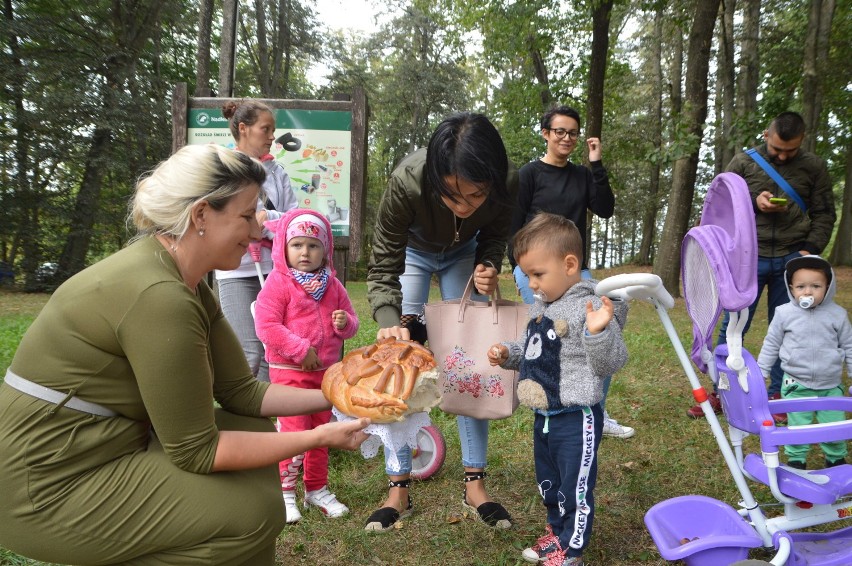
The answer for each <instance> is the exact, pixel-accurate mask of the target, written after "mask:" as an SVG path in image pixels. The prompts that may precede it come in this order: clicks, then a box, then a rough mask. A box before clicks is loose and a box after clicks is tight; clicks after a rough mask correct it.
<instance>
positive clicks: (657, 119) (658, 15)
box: [636, 7, 663, 265]
mask: <svg viewBox="0 0 852 566" xmlns="http://www.w3.org/2000/svg"><path fill="white" fill-rule="evenodd" d="M662 58H663V9H662V7H659V8H657V10H656V12H655V13H654V41H653V51H652V53H651V65H652V69H653V77H652V78H651V80H652V84H651V93H652V94H651V108H650V117H651V120H650V122H651V128H652V130H651V139H652V141H653V144H654V153H655V154H656V155H660V150H661V149H662V145H663V133H662V127H663V122H662V120H663V89H662V85H663V66H662ZM659 193H660V160H659V159H657V160H655V161H654V162H653V163H652V164H651V172H650V175H649V179H648V200H647V203H646V205H645V212H644V214H643V216H642V243H641V244H640V245H639V253H638V254H637V256H636V263H638V264H639V265H649V264H650V263H651V248H652V247H653V245H654V235H655V234H656V227H657V209H658V208H659V206H660V203H659V196H658V195H659Z"/></svg>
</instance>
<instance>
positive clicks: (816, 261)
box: [784, 255, 837, 308]
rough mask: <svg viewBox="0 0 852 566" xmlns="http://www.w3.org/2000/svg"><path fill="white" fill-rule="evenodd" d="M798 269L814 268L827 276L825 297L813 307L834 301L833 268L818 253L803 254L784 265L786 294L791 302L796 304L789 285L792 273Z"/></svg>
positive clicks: (834, 283)
mask: <svg viewBox="0 0 852 566" xmlns="http://www.w3.org/2000/svg"><path fill="white" fill-rule="evenodd" d="M799 269H815V270H817V271H822V272H824V273H825V275H826V277H828V288H827V289H826V290H825V297H824V298H823V300H822V302H821V303H820V304H818V305H817V306H816V307H814V308H819V307H821V306H823V305H827V304H829V303H833V302H834V295H835V294H836V293H837V278H836V277H835V276H834V269H833V268H832V267H831V264H830V263H828V261H826V260H825V259H823V258H821V257H820V256H818V255H803V256H802V257H795V258H793V259H791V260H790V261H788V262H787V265H786V266H784V282H785V283H786V284H787V296H788V297H789V298H790V302H791V303H793V304H796V301H795V299H794V298H793V291H792V289H790V285H791V284H792V281H793V273H795V272H796V271H797V270H799Z"/></svg>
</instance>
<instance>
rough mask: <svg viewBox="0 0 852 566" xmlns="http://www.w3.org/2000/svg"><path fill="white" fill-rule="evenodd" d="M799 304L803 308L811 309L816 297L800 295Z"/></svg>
mask: <svg viewBox="0 0 852 566" xmlns="http://www.w3.org/2000/svg"><path fill="white" fill-rule="evenodd" d="M799 306H800V307H802V308H803V309H809V308H811V307H812V306H814V298H813V297H811V296H810V295H805V296H804V297H799Z"/></svg>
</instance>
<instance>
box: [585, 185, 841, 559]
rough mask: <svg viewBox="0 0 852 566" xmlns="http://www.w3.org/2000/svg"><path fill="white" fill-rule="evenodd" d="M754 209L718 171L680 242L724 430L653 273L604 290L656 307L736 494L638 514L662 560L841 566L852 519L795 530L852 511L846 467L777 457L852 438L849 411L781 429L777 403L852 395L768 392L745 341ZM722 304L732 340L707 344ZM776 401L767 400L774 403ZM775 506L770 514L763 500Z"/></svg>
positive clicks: (811, 405)
mask: <svg viewBox="0 0 852 566" xmlns="http://www.w3.org/2000/svg"><path fill="white" fill-rule="evenodd" d="M755 235H756V231H755V225H754V213H753V210H752V204H751V199H750V197H749V193H748V188H747V187H746V185H745V182H744V181H743V180H742V178H740V177H739V176H737V175H734V174H732V173H723V174H722V175H719V176H718V177H716V179H714V180H713V183H712V184H711V186H710V189H709V191H708V193H707V197H706V199H705V201H704V208H703V210H702V215H701V224H700V225H699V226H697V227H695V228H692V229H691V230H689V232H688V233H687V235H686V237H685V238H684V241H683V246H682V249H681V260H682V262H681V263H682V268H681V269H682V279H683V287H684V297H685V299H686V307H687V311H688V313H689V316H690V319H691V320H692V323H693V338H694V340H693V346H692V356H691V361H692V362H694V363H695V366H696V367H698V368H699V369H700V370H701V371H702V372H705V373H708V374H709V375H710V377H711V379H712V380H713V382H714V383H715V384H716V386H717V388H718V392H719V396H720V398H721V401H722V408H723V410H724V413H725V417H726V419H727V421H728V435H726V434H725V433H724V431H723V429H722V425H721V423H720V422H719V419H718V417H717V416H716V414H715V413H714V412H713V409H712V407H711V405H710V402H709V401H708V400H707V392H706V391H705V389H704V388H703V387H702V385H701V383H700V382H699V380H698V377H697V376H696V373H695V371H694V370H693V367H692V363H691V361H690V358H689V357H688V356H687V354H686V352H685V350H684V348H683V346H682V345H681V343H680V340H679V338H678V335H677V333H676V331H675V329H674V327H673V325H672V323H671V321H670V319H669V317H668V313H667V310H668V309H671V308H672V307H673V306H674V301H673V300H672V298H671V296H670V295H669V293H668V292H667V291H666V290H665V288H663V286H662V284H661V282H660V279H659V277H657V276H656V275H651V274H625V275H617V276H615V277H610V278H607V279H605V280H603V281H601V282H600V283H599V284H598V287H597V293H598V294H599V295H603V294H606V295H609V296H611V297H617V298H621V299H631V298H632V299H639V300H645V301H647V302H650V303H651V304H652V305H654V307H655V309H656V311H657V314H658V315H659V317H660V320H661V322H662V323H663V327H664V328H665V330H666V333H667V334H668V336H669V339H670V340H671V343H672V346H673V347H674V349H675V352H676V354H677V356H678V359H679V361H680V363H681V365H682V366H683V369H684V371H685V373H686V376H687V378H688V379H689V382H690V385H691V386H692V390H693V396H694V397H695V400H696V401H698V402H699V404H700V405H701V407H702V409H703V411H704V415H705V416H706V418H707V423H708V424H709V425H710V428H711V430H712V432H713V435H714V437H715V438H716V442H717V444H718V445H719V448H720V450H721V452H722V456H723V457H724V460H725V463H726V464H727V466H728V468H729V470H730V472H731V475H732V476H733V479H734V482H735V484H736V487H737V489H738V490H739V493H740V496H741V497H742V500H741V501H740V502H739V509H738V510H736V509H734V508H733V507H731V506H730V505H728V504H727V503H724V502H721V501H718V500H716V499H712V498H710V497H705V496H701V495H684V496H680V497H674V498H672V499H667V500H665V501H662V502H660V503H658V504H656V505H654V506H653V507H652V508H651V509H649V510H648V512H647V513H646V515H645V524H646V526H647V527H648V531H649V532H650V533H651V538H652V539H653V540H654V543H655V544H656V545H657V548H658V550H659V551H660V554H661V555H662V557H663V558H665V559H666V560H683V561H684V562H685V563H686V564H687V565H688V566H722V565H729V564H734V563H736V562H738V561H741V560H745V559H746V558H747V557H748V552H749V549H752V548H758V547H763V548H764V549H767V550H770V551H771V550H772V549H774V551H775V554H774V556H773V558H772V560H771V561H770V562H769V563H770V564H775V565H779V566H780V565H783V564H787V565H788V566H805V565H807V566H816V565H820V566H841V565H850V564H852V526H846V527H845V528H840V529H839V530H835V531H833V532H826V529H825V528H822V529H819V530H820V532H800V531H801V530H802V529H806V528H809V527H815V526H818V525H825V524H828V523H832V522H835V521H841V520H844V519H847V518H850V517H852V465H841V466H836V467H833V468H827V469H824V470H812V471H804V470H797V469H794V468H790V467H787V466H785V465H784V464H782V463H781V462H780V459H779V457H778V452H779V448H780V447H781V446H783V445H784V444H813V443H818V442H826V441H836V440H845V439H850V438H852V420H846V421H841V422H837V423H830V424H812V425H807V426H796V427H777V426H776V424H775V421H774V420H773V418H772V413H785V412H794V411H815V410H841V411H849V412H852V398H850V397H839V398H838V397H833V398H832V397H826V398H818V399H817V398H810V399H795V400H777V401H769V400H768V399H767V394H766V385H765V383H764V379H763V376H762V374H761V371H760V369H759V368H758V366H757V362H756V361H755V359H754V358H753V357H752V355H751V354H750V353H749V352H748V351H747V350H745V349H743V347H742V329H743V327H744V326H745V323H746V321H747V319H748V307H749V305H750V304H751V303H752V302H753V301H754V298H755V297H756V296H757V285H756V280H757V243H756V236H755ZM723 309H724V310H725V311H727V312H728V314H729V317H730V321H729V324H728V328H727V333H726V339H727V344H723V345H720V346H718V347H717V348H715V351H714V350H713V349H712V341H713V333H714V329H715V327H716V323H717V322H718V320H719V316H720V315H721V314H722V310H723ZM770 407H771V408H770ZM752 435H753V436H756V437H758V438H759V440H760V442H759V449H760V452H759V453H752V454H747V455H746V454H744V453H745V451H746V450H745V446H744V441H745V439H746V438H747V437H749V436H752ZM749 481H753V482H759V483H762V484H765V485H767V486H768V487H769V489H770V491H771V493H772V496H773V497H774V500H773V501H770V502H765V503H759V502H757V501H756V500H755V498H754V496H753V495H752V492H751V490H750V488H749ZM768 506H772V507H775V508H782V509H783V514H780V515H778V514H775V515H776V516H772V517H768V516H767V515H766V514H765V513H764V507H768Z"/></svg>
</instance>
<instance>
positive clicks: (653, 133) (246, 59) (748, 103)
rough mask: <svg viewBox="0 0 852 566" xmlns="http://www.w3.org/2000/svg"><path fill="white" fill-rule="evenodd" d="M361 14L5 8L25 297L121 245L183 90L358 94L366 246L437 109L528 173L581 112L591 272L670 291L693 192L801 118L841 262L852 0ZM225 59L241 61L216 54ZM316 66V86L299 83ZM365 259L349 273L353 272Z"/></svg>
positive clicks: (4, 156) (206, 2)
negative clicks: (556, 118) (481, 126)
mask: <svg viewBox="0 0 852 566" xmlns="http://www.w3.org/2000/svg"><path fill="white" fill-rule="evenodd" d="M373 5H374V6H375V7H376V10H377V13H379V14H380V16H381V17H378V18H377V19H376V21H377V25H376V27H375V29H373V30H372V31H369V32H365V33H356V32H352V31H349V32H342V31H332V30H328V29H324V28H323V25H322V24H321V22H319V21H318V20H317V17H316V14H315V13H314V12H313V10H312V5H311V3H310V2H308V1H302V0H256V1H253V2H241V3H239V2H237V1H236V0H135V1H133V2H125V1H120V0H114V1H108V0H98V1H85V2H83V1H81V0H66V1H63V2H59V1H57V0H27V1H24V2H22V1H15V0H4V17H3V19H2V23H0V26H2V27H0V29H1V30H2V42H3V48H2V52H0V57H2V59H0V75H2V77H3V85H4V86H3V89H2V91H0V262H2V264H0V265H1V266H2V268H3V270H4V272H5V273H7V274H8V273H10V272H13V273H14V274H15V279H14V284H15V285H16V286H17V287H19V288H23V289H24V290H27V291H37V290H45V289H48V290H49V289H50V288H52V287H53V286H55V285H56V284H58V283H60V282H61V281H63V280H64V279H66V278H67V277H69V276H70V275H72V274H74V273H76V272H77V271H79V270H81V269H83V268H84V267H86V266H87V265H89V264H91V263H93V262H95V261H97V260H98V259H100V258H102V257H104V256H106V255H109V254H110V253H112V252H114V251H116V250H117V249H119V248H120V247H121V246H122V245H124V243H125V242H126V241H127V239H128V238H129V237H130V236H131V234H130V233H129V232H128V229H127V226H126V222H125V217H126V212H127V202H128V198H129V196H130V195H131V194H132V191H133V187H134V184H135V181H136V180H137V179H138V178H139V176H140V175H141V174H143V173H144V172H145V171H148V170H150V169H151V168H152V167H153V166H154V165H156V163H158V162H159V161H161V160H162V159H164V158H166V157H167V156H168V155H169V152H170V150H171V124H172V117H171V106H170V104H171V93H172V91H173V89H174V87H175V85H176V84H177V83H179V82H185V83H187V84H188V87H189V93H190V94H191V95H194V96H217V95H225V94H233V96H251V97H261V98H275V99H331V98H332V96H333V95H334V94H335V93H351V92H353V89H355V88H363V89H364V90H365V92H366V94H367V101H368V104H369V108H370V114H369V131H368V149H367V156H368V168H367V196H366V198H367V207H366V209H365V210H366V216H367V217H366V218H365V219H364V222H365V226H366V242H365V245H366V249H367V250H369V240H370V230H371V227H372V226H373V224H374V222H373V218H371V217H370V215H371V214H374V213H375V210H376V209H377V204H378V201H379V199H380V198H381V193H382V191H383V189H384V187H385V185H386V179H387V177H388V175H389V174H390V172H391V170H392V169H393V167H394V166H395V164H396V163H397V162H398V161H399V159H401V158H402V157H403V156H404V155H405V154H406V153H408V152H410V151H411V150H413V149H414V148H416V147H422V146H423V145H424V144H425V142H426V141H427V140H428V137H429V135H430V134H431V132H432V130H433V128H434V126H435V125H436V124H437V123H438V122H439V121H440V120H441V119H442V118H443V117H445V116H446V115H447V114H449V113H451V112H454V111H458V110H473V111H479V112H483V113H485V114H487V115H488V116H489V117H490V118H491V119H492V120H493V121H494V122H495V124H496V125H497V126H498V128H499V129H500V131H501V133H502V135H503V137H504V140H505V142H506V145H507V148H508V151H509V154H510V157H511V158H512V159H513V160H514V162H515V163H516V164H518V165H521V164H523V163H526V162H527V161H530V160H532V159H535V158H537V157H539V156H541V155H542V153H543V150H544V143H543V141H542V139H541V137H540V133H539V131H538V130H539V129H538V126H537V124H538V119H539V117H540V115H541V114H542V113H543V111H544V110H545V109H546V108H548V107H549V106H551V105H552V104H554V103H564V104H568V105H571V106H574V107H576V108H578V109H579V110H580V113H581V115H582V116H583V117H584V121H583V122H584V123H583V136H584V137H590V136H600V137H601V138H602V140H603V144H604V145H603V147H604V163H605V165H606V166H607V168H608V170H609V173H610V179H611V182H612V186H613V188H614V191H615V193H616V202H617V205H616V214H615V216H614V217H613V218H611V219H609V220H600V219H596V220H595V222H594V223H592V226H591V229H590V230H591V238H590V245H591V249H590V257H591V259H592V261H591V262H590V263H591V265H592V266H593V267H602V266H613V265H620V264H625V263H633V264H637V265H653V270H654V272H656V273H658V274H659V275H661V276H662V277H663V281H664V283H665V284H666V287H667V288H668V289H671V290H673V292H674V293H677V287H678V269H679V250H680V241H681V239H682V236H683V234H684V233H685V232H686V230H687V228H688V227H689V226H690V225H691V224H692V223H693V222H694V221H695V218H696V217H697V214H698V212H699V211H700V206H701V203H702V197H703V194H704V191H705V190H706V187H707V186H708V185H709V183H710V181H711V180H712V178H713V177H714V176H715V175H716V174H717V173H719V172H721V171H722V170H723V169H724V167H725V165H726V164H727V163H728V161H729V160H730V159H731V158H732V157H733V155H734V153H735V152H738V151H742V150H743V149H744V148H748V147H750V146H752V145H756V144H758V143H760V141H761V133H762V131H763V129H764V128H765V127H766V125H767V124H768V123H769V121H770V120H771V118H772V117H773V116H774V115H776V114H777V113H778V112H781V111H784V110H796V111H799V112H801V113H802V114H803V115H804V117H805V120H806V122H807V124H808V126H809V127H808V134H807V136H806V138H805V148H806V149H808V150H810V151H815V152H816V153H817V154H819V155H820V156H821V157H823V158H824V159H825V160H826V161H827V163H828V167H829V171H830V173H831V177H832V179H833V181H834V185H835V197H836V201H837V207H838V213H839V217H840V220H839V222H838V224H837V229H836V236H835V239H834V240H833V242H832V245H831V246H830V248H829V250H830V251H831V259H832V261H833V262H834V263H835V265H850V264H852V249H851V248H852V213H851V212H850V210H852V119H850V112H852V66H850V64H849V62H850V61H852V13H850V12H852V3H850V2H848V1H845V0H841V1H840V2H836V1H835V0H787V1H781V0H724V1H723V0H659V1H650V0H644V1H643V0H609V1H600V0H577V1H574V2H564V1H563V2H559V1H551V2H544V1H540V0H526V1H518V2H512V1H508V0H481V1H479V2H473V3H472V2H459V1H456V0H429V1H424V0H413V1H402V0H387V1H385V2H378V1H375V2H373ZM379 22H380V23H379ZM230 26H234V27H233V28H231V27H230ZM228 29H235V30H236V34H235V36H234V37H235V38H236V39H235V45H233V44H231V43H229V40H228V38H229V34H227V33H223V30H228ZM231 45H233V50H232V47H231ZM232 51H235V52H236V57H235V59H234V61H235V63H234V65H233V69H231V67H230V64H228V62H229V61H230V60H231V58H230V57H228V56H222V54H223V53H225V54H228V53H231V52H232ZM220 63H222V64H220ZM317 64H322V65H323V66H324V67H325V68H327V69H328V76H327V84H325V85H321V86H317V85H315V84H312V82H311V81H310V80H309V79H308V73H309V70H310V69H311V68H312V67H315V66H316V65H317ZM216 77H219V80H218V81H217V80H216ZM231 81H232V83H231ZM230 89H232V91H231V90H230ZM581 147H583V144H581ZM583 158H584V155H582V151H580V150H578V151H577V152H576V154H575V156H574V160H575V161H582V160H583ZM829 250H826V253H828V252H829ZM365 255H366V254H365ZM364 257H365V256H362V258H361V262H360V263H359V265H357V266H353V267H354V269H350V271H349V272H350V274H351V275H350V277H352V276H353V275H354V277H355V278H358V276H359V273H360V274H363V261H364ZM2 280H4V279H2V277H0V281H2ZM5 281H7V282H12V280H11V279H9V278H8V277H7V278H6V279H5Z"/></svg>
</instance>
